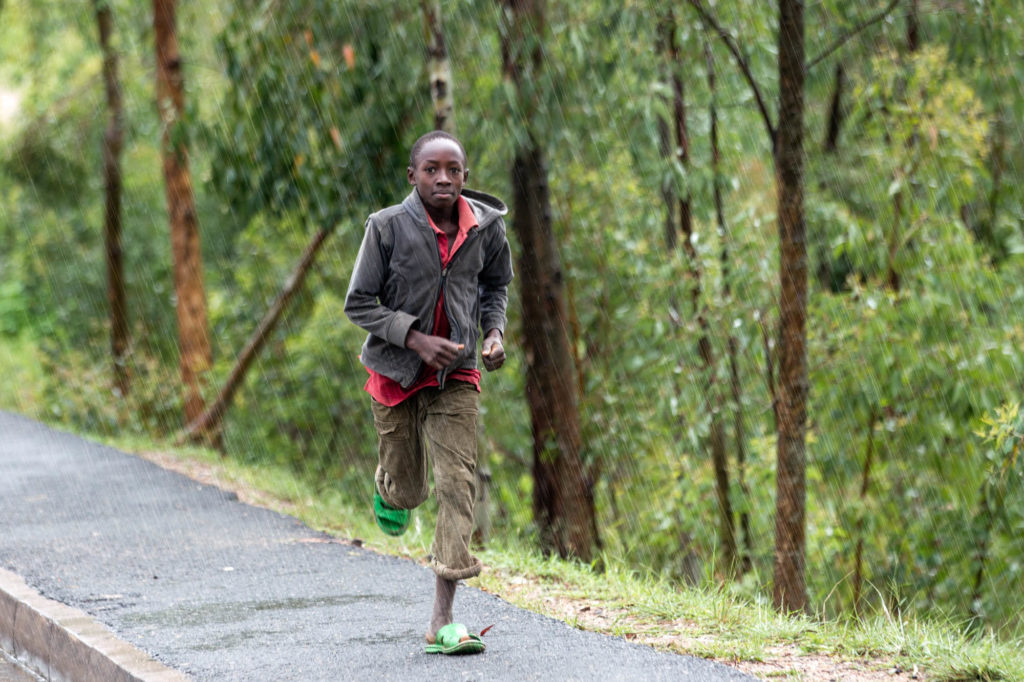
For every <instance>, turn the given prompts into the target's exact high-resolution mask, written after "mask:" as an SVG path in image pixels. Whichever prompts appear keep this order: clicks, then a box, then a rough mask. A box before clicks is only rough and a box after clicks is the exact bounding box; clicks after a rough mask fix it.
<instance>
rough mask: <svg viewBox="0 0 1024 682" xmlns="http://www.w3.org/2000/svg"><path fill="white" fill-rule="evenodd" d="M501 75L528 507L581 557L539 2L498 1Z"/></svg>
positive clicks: (578, 466)
mask: <svg viewBox="0 0 1024 682" xmlns="http://www.w3.org/2000/svg"><path fill="white" fill-rule="evenodd" d="M501 10H502V12H501V16H502V24H501V27H500V30H501V33H500V35H501V52H502V64H503V71H504V77H505V79H506V80H507V81H508V82H510V83H511V84H512V86H513V87H514V88H515V91H516V92H517V93H518V108H519V112H518V114H519V116H520V120H522V121H523V122H524V123H523V125H524V128H525V129H524V130H523V131H522V135H521V137H519V139H518V141H517V144H516V146H515V151H514V159H513V162H512V172H511V176H512V203H513V206H512V208H513V221H512V223H513V227H514V230H515V233H516V236H517V237H518V239H519V243H520V249H519V257H518V262H517V266H518V267H517V270H518V281H519V288H520V298H521V300H522V306H523V314H522V319H523V347H524V357H525V361H526V397H527V403H528V405H529V409H530V420H531V424H532V430H533V480H534V490H533V509H534V516H535V518H536V521H537V525H538V526H539V529H540V533H541V539H542V540H541V541H542V543H543V544H544V547H545V549H546V550H554V551H557V552H558V554H559V555H560V556H574V557H577V558H580V559H582V560H584V561H589V560H590V556H591V552H592V551H593V546H594V543H595V541H596V536H595V525H594V523H595V520H594V497H593V482H592V479H591V476H590V475H589V472H588V471H587V470H586V469H585V468H584V464H583V457H582V453H581V448H582V439H581V434H580V416H579V400H578V396H577V392H576V387H577V381H576V376H575V374H576V365H575V362H574V360H573V353H572V349H571V347H570V339H569V331H568V330H569V316H568V306H567V304H566V298H565V283H564V281H563V276H562V266H561V262H560V257H559V252H558V240H557V238H556V237H555V234H554V230H553V226H552V221H551V198H550V194H549V188H548V169H547V162H546V160H545V154H544V149H543V147H542V145H541V143H540V141H539V140H538V135H537V131H536V130H535V129H534V128H533V121H534V118H535V116H536V114H537V113H538V109H539V100H538V96H537V94H536V84H537V83H538V82H539V81H540V80H541V79H540V75H541V70H542V69H543V52H542V50H541V45H542V41H543V36H544V32H545V2H544V0H501Z"/></svg>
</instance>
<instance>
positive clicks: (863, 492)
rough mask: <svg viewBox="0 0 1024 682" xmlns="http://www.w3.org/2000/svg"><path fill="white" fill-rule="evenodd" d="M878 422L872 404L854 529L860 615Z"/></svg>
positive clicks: (855, 588)
mask: <svg viewBox="0 0 1024 682" xmlns="http://www.w3.org/2000/svg"><path fill="white" fill-rule="evenodd" d="M877 422H878V411H877V410H876V408H875V407H873V406H872V408H871V414H870V416H869V417H868V442H867V445H866V446H865V449H864V467H863V468H862V469H861V475H860V504H861V516H860V517H859V518H858V519H857V527H856V530H855V533H856V536H857V547H856V549H855V550H854V555H853V612H854V614H856V615H860V603H861V593H862V585H863V582H864V517H863V514H864V509H863V507H864V505H865V504H866V503H867V499H868V489H869V488H870V486H871V465H872V463H873V462H874V454H875V424H876V423H877Z"/></svg>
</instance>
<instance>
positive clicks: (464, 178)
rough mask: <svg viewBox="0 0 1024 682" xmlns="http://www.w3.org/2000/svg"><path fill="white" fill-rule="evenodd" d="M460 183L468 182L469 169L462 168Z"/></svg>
mask: <svg viewBox="0 0 1024 682" xmlns="http://www.w3.org/2000/svg"><path fill="white" fill-rule="evenodd" d="M462 182H469V169H468V168H464V169H463V170H462Z"/></svg>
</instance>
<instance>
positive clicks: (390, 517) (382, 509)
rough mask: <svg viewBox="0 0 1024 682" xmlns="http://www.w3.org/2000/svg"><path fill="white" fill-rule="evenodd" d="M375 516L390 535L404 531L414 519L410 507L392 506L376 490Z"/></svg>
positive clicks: (374, 496)
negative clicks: (399, 507)
mask: <svg viewBox="0 0 1024 682" xmlns="http://www.w3.org/2000/svg"><path fill="white" fill-rule="evenodd" d="M373 518H375V519H376V520H377V525H378V526H379V527H380V529H381V530H382V531H384V532H385V533H387V534H388V535H391V536H395V537H397V536H399V535H401V534H402V533H404V532H405V529H406V528H408V527H409V521H410V519H412V512H411V511H410V510H408V509H398V508H396V507H392V506H391V505H390V504H388V503H387V502H385V501H384V498H383V497H381V496H380V493H379V492H377V491H374V493H373Z"/></svg>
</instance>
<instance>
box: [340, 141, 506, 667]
mask: <svg viewBox="0 0 1024 682" xmlns="http://www.w3.org/2000/svg"><path fill="white" fill-rule="evenodd" d="M407 173H408V178H409V184H410V185H413V190H412V192H411V193H410V194H409V196H407V197H406V198H405V201H403V202H402V203H401V204H399V205H396V206H391V207H388V208H385V209H384V210H382V211H378V212H377V213H374V214H373V215H371V216H370V217H369V219H367V221H366V233H365V235H364V237H363V243H362V246H361V247H360V249H359V255H358V256H357V258H356V263H355V267H354V269H353V272H352V280H351V281H350V282H349V288H348V294H347V296H346V298H345V313H346V314H347V315H348V317H349V319H351V320H352V321H353V322H354V323H355V324H357V325H359V326H360V327H362V328H363V329H365V330H366V331H367V332H369V335H368V336H367V337H366V342H365V343H364V344H363V348H362V354H361V356H360V359H361V361H362V363H363V364H364V365H365V366H366V368H367V370H368V371H369V373H370V378H369V379H368V380H367V382H366V391H367V392H368V393H369V394H370V396H371V398H372V400H371V407H372V410H373V420H374V426H375V427H376V429H377V434H378V436H379V439H380V444H379V448H378V458H379V459H378V466H377V472H376V477H375V478H376V480H375V485H376V492H375V494H374V514H375V516H376V519H377V524H378V525H379V526H380V527H381V529H382V530H383V531H384V532H385V533H388V534H390V535H400V534H402V533H403V532H404V531H405V529H406V528H407V527H408V525H409V519H410V516H411V510H412V509H414V508H415V507H417V506H418V505H420V504H421V503H422V502H423V501H424V500H426V499H427V496H428V495H429V493H430V487H429V484H428V481H427V454H428V453H429V455H430V460H431V463H432V465H433V475H434V490H435V494H436V496H437V507H438V510H437V527H436V528H435V530H434V542H433V546H432V548H431V555H432V556H431V567H432V568H433V569H434V573H435V574H436V591H435V596H434V609H433V613H432V615H431V617H430V624H429V625H428V627H427V634H426V638H427V643H428V646H427V651H428V652H430V653H477V652H480V651H483V648H484V645H483V642H481V641H480V638H479V637H478V636H476V635H471V634H469V633H468V632H467V631H466V628H465V626H463V625H460V624H458V623H453V622H452V602H453V600H454V598H455V586H456V584H457V582H458V581H459V580H463V579H465V578H470V577H472V576H475V575H477V574H479V573H480V569H481V564H480V560H479V559H477V558H476V557H474V556H473V555H472V554H470V552H469V539H470V534H471V532H472V530H473V501H474V499H475V481H476V459H477V452H476V450H477V448H476V444H477V433H476V424H477V413H478V407H479V400H480V396H479V393H480V371H479V370H478V369H477V362H476V352H477V342H478V341H479V339H480V330H481V329H482V330H483V331H484V335H483V341H482V343H481V348H480V350H481V356H482V357H483V364H484V367H486V368H487V370H488V371H493V370H495V369H498V368H499V367H501V365H502V364H503V363H504V362H505V349H504V347H503V346H502V338H503V335H504V331H505V308H506V305H507V302H508V294H507V290H508V283H509V282H510V281H511V280H512V260H511V256H510V252H509V245H508V240H507V239H506V238H505V223H504V221H503V220H502V216H503V215H505V214H506V213H507V212H508V209H507V208H506V207H505V204H503V203H502V202H501V201H500V200H498V199H496V198H495V197H492V196H490V195H488V194H484V193H482V192H475V191H473V190H469V189H464V188H463V185H464V183H465V182H466V180H467V179H468V177H469V170H468V169H467V168H466V152H465V149H464V148H463V146H462V143H460V142H459V140H458V139H456V138H455V137H454V136H452V135H449V134H447V133H444V132H441V131H434V132H430V133H427V134H426V135H424V136H423V137H421V138H420V139H418V140H417V141H416V143H415V144H414V145H413V146H412V151H411V152H410V154H409V168H408V171H407Z"/></svg>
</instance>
